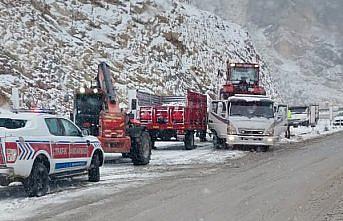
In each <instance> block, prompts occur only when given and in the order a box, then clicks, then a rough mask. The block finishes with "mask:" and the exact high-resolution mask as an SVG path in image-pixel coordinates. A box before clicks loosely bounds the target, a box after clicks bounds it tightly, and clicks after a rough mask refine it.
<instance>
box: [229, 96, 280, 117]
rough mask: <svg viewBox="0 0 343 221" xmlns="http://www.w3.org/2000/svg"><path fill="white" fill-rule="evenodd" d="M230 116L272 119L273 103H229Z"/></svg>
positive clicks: (240, 101) (238, 101) (242, 101)
mask: <svg viewBox="0 0 343 221" xmlns="http://www.w3.org/2000/svg"><path fill="white" fill-rule="evenodd" d="M230 103H231V108H230V116H244V117H249V118H252V117H263V118H274V110H273V103H272V102H270V101H245V100H237V101H231V102H230Z"/></svg>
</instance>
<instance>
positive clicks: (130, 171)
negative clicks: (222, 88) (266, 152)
mask: <svg viewBox="0 0 343 221" xmlns="http://www.w3.org/2000/svg"><path fill="white" fill-rule="evenodd" d="M340 130H343V128H334V127H331V126H330V125H329V121H327V120H320V121H319V123H318V126H317V127H316V128H313V129H312V128H307V127H298V128H292V134H293V136H292V138H291V139H290V140H286V139H283V140H282V143H288V142H299V141H303V140H307V139H313V138H315V137H318V136H324V135H327V134H330V133H334V132H337V131H340ZM196 145H197V148H196V149H194V150H190V151H186V150H183V142H176V141H172V142H156V147H157V149H156V150H153V152H152V156H151V162H150V164H149V165H147V166H142V167H135V166H133V165H132V163H131V160H130V159H125V158H122V157H121V154H106V164H105V166H104V167H102V168H101V181H100V182H99V183H89V182H87V178H86V177H79V178H73V179H65V180H59V181H54V182H52V183H51V190H50V194H48V195H47V196H44V197H40V198H27V197H26V196H25V193H24V190H23V187H22V186H21V185H20V184H19V183H15V184H13V185H11V186H10V187H2V188H0V214H1V220H17V219H20V218H28V215H27V214H31V215H37V214H41V213H43V212H44V209H45V207H46V206H48V205H49V206H51V205H53V206H56V207H62V208H63V206H65V203H67V202H75V201H78V200H80V201H82V200H85V199H97V200H98V199H99V201H97V202H98V203H103V202H104V200H106V196H108V194H109V193H111V194H113V193H115V192H120V191H124V190H125V189H128V188H134V187H139V186H140V185H143V184H148V183H151V182H153V180H156V179H161V178H163V177H170V176H175V175H177V174H180V173H182V171H183V170H184V169H187V168H192V167H194V166H196V165H200V164H204V165H208V164H212V165H215V164H222V163H225V161H227V160H230V159H239V158H241V157H244V156H245V155H246V154H247V152H243V151H237V150H235V151H230V150H215V149H213V146H212V144H211V143H210V142H205V143H200V142H196Z"/></svg>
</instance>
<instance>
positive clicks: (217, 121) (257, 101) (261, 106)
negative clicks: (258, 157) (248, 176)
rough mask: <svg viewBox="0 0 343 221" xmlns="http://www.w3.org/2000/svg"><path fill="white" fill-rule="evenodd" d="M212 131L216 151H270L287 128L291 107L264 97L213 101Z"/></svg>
mask: <svg viewBox="0 0 343 221" xmlns="http://www.w3.org/2000/svg"><path fill="white" fill-rule="evenodd" d="M208 125H209V129H210V130H211V131H212V133H213V144H214V146H215V148H221V147H225V146H228V147H234V146H252V147H257V148H258V149H262V150H265V151H266V150H268V149H269V147H271V146H273V145H274V144H275V143H276V142H277V141H278V139H279V136H281V134H282V133H283V132H284V131H285V130H286V128H287V106H284V105H276V104H275V102H274V101H273V100H271V99H270V98H268V97H266V96H262V95H235V96H232V97H229V98H228V99H226V100H216V101H212V103H211V108H210V113H209V124H208Z"/></svg>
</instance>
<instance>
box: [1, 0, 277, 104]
mask: <svg viewBox="0 0 343 221" xmlns="http://www.w3.org/2000/svg"><path fill="white" fill-rule="evenodd" d="M0 39H1V40H0V41H1V44H0V45H1V46H0V47H1V50H0V88H1V91H2V93H3V94H4V95H5V96H7V97H8V95H9V93H10V89H11V87H19V88H20V90H21V91H22V92H23V93H24V94H25V99H24V100H25V101H26V102H28V101H33V102H34V103H37V104H38V106H44V107H48V106H50V107H54V106H56V107H57V109H62V110H66V109H70V108H71V105H72V104H71V102H70V99H69V102H65V101H64V99H63V98H65V97H70V98H71V97H72V94H73V91H74V89H76V88H79V87H80V86H81V85H82V84H84V83H86V82H90V81H91V80H92V79H93V78H94V77H95V74H96V68H97V64H98V63H99V62H100V61H107V62H108V63H109V65H110V66H111V68H112V73H113V77H114V79H115V82H116V86H117V87H118V89H119V92H120V93H121V94H122V95H123V94H125V90H126V88H127V87H141V88H145V89H148V90H150V91H151V92H157V93H162V94H167V93H176V94H182V93H183V92H184V91H185V90H186V89H194V90H197V91H202V92H206V91H211V90H212V91H213V90H215V89H216V82H217V71H218V69H221V70H224V69H225V61H226V60H227V59H228V58H230V59H233V60H236V61H242V60H244V61H255V60H256V57H257V54H256V52H255V49H254V47H253V44H252V42H251V40H250V38H249V36H248V34H247V32H246V31H245V30H244V29H242V28H241V27H240V26H239V25H236V24H233V23H230V22H226V21H223V20H221V19H220V18H219V17H217V16H214V15H212V14H210V13H207V12H203V11H199V10H197V9H195V8H193V7H191V6H189V5H184V4H182V3H175V2H173V3H172V2H171V1H166V0H156V1H151V0H145V1H143V0H136V1H124V0H120V1H119V0H118V1H105V0H103V1H87V0H73V1H62V0H45V1H43V0H42V1H37V0H36V1H20V2H19V1H2V2H1V3H0ZM262 82H263V84H264V85H265V87H266V89H267V91H268V93H269V94H270V95H272V96H274V97H277V96H278V95H277V92H276V90H275V87H274V85H273V84H272V82H271V79H270V76H269V72H268V68H267V67H266V66H265V65H263V72H262ZM2 97H4V96H2ZM121 97H122V98H123V96H121ZM122 101H124V99H123V100H122Z"/></svg>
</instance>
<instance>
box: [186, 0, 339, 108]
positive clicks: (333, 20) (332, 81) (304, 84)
mask: <svg viewBox="0 0 343 221" xmlns="http://www.w3.org/2000/svg"><path fill="white" fill-rule="evenodd" d="M191 2H192V3H193V4H194V5H196V6H198V7H199V8H203V9H206V10H209V11H212V12H214V13H215V14H217V15H220V16H221V17H223V18H226V19H228V20H230V21H233V22H237V23H239V24H241V25H243V26H246V27H247V29H248V30H249V32H250V34H251V36H252V39H253V41H254V43H255V45H256V48H257V50H258V52H260V53H261V54H262V55H263V56H264V57H265V59H266V61H267V62H268V64H269V65H270V67H271V69H272V78H273V81H274V82H277V83H278V85H279V86H280V88H279V90H280V95H281V96H282V97H283V98H285V100H287V101H288V102H290V103H304V102H305V103H312V102H320V103H322V102H333V103H337V104H341V105H342V104H343V96H342V94H343V88H342V86H341V82H342V80H343V71H342V65H343V57H342V52H343V38H342V34H343V23H342V21H343V13H342V11H343V1H340V0H328V1H321V0H232V1H225V0H211V1H210V0H192V1H191Z"/></svg>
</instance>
